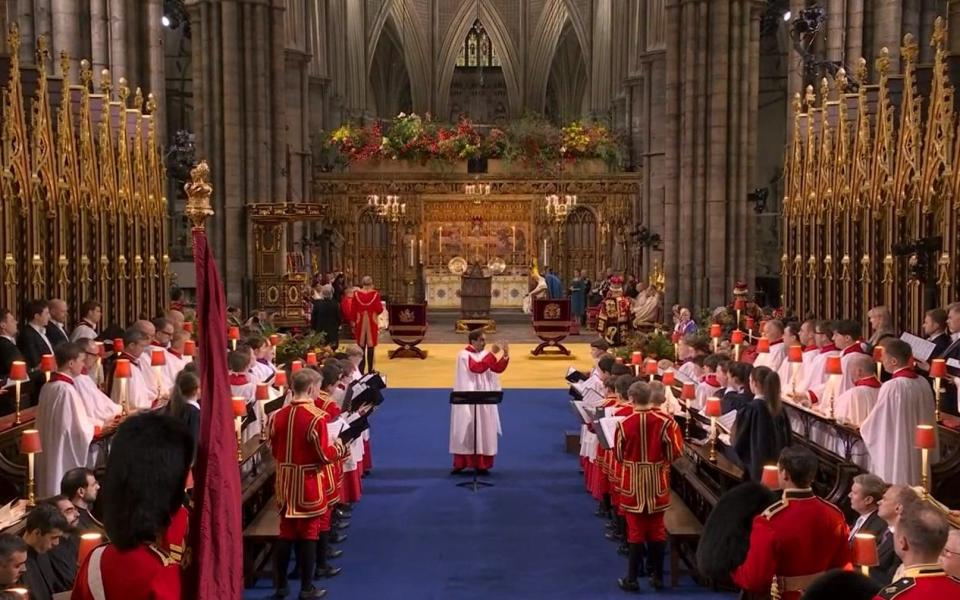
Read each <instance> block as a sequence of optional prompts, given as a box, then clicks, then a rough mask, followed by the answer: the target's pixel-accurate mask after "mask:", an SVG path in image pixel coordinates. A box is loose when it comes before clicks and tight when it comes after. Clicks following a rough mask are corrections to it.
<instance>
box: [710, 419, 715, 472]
mask: <svg viewBox="0 0 960 600" xmlns="http://www.w3.org/2000/svg"><path fill="white" fill-rule="evenodd" d="M710 429H711V433H710V456H709V460H710V462H717V418H716V417H710Z"/></svg>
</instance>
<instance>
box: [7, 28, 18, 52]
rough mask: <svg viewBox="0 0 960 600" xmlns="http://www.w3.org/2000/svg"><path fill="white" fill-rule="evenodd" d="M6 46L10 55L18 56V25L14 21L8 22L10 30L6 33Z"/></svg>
mask: <svg viewBox="0 0 960 600" xmlns="http://www.w3.org/2000/svg"><path fill="white" fill-rule="evenodd" d="M7 48H9V49H10V56H20V26H19V25H17V22H16V21H14V22H13V23H10V32H9V33H8V34H7Z"/></svg>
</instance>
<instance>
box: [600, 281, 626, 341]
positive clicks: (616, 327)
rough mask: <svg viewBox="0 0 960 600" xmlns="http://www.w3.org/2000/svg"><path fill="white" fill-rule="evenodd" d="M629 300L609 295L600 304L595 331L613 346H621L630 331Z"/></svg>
mask: <svg viewBox="0 0 960 600" xmlns="http://www.w3.org/2000/svg"><path fill="white" fill-rule="evenodd" d="M631 309H632V305H631V303H630V298H627V297H626V296H621V295H613V294H610V295H608V296H607V297H606V298H604V300H603V302H601V303H600V311H599V312H598V313H597V331H598V332H599V333H600V335H601V336H603V338H604V339H606V340H607V342H608V343H610V344H612V345H614V346H621V345H623V343H624V342H625V340H626V336H627V334H628V333H629V332H630V329H631V319H630V311H631Z"/></svg>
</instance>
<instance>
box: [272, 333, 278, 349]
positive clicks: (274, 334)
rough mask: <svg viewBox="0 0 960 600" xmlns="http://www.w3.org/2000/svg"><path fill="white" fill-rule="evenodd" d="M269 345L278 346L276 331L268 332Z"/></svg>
mask: <svg viewBox="0 0 960 600" xmlns="http://www.w3.org/2000/svg"><path fill="white" fill-rule="evenodd" d="M270 345H271V346H279V345H280V336H279V335H277V334H276V333H272V334H270Z"/></svg>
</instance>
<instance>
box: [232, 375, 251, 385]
mask: <svg viewBox="0 0 960 600" xmlns="http://www.w3.org/2000/svg"><path fill="white" fill-rule="evenodd" d="M248 383H250V380H249V379H248V378H247V375H246V373H230V385H247V384H248Z"/></svg>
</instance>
